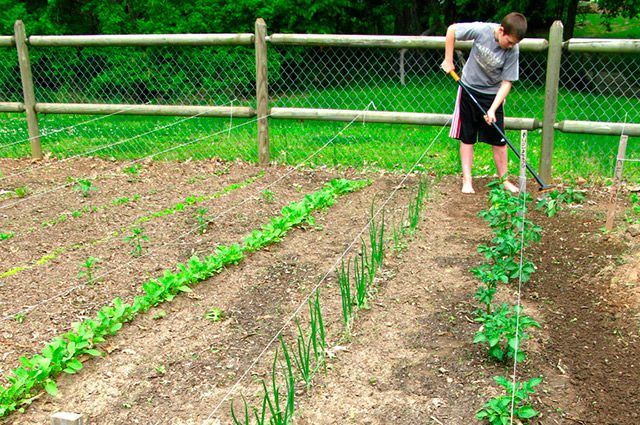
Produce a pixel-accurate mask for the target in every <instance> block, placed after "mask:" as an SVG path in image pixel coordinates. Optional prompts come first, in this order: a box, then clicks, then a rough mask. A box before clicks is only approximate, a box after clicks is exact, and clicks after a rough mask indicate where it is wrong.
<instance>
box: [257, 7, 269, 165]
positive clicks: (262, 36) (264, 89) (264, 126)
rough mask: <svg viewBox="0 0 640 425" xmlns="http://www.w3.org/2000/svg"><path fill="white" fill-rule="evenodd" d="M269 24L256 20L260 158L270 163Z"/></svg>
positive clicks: (260, 19) (262, 161)
mask: <svg viewBox="0 0 640 425" xmlns="http://www.w3.org/2000/svg"><path fill="white" fill-rule="evenodd" d="M266 37H267V24H266V23H265V22H264V19H262V18H258V19H257V20H256V38H255V46H256V47H255V48H256V114H257V116H258V159H259V161H260V165H267V164H268V163H269V121H268V118H267V115H268V114H269V112H268V111H269V89H268V86H267V81H268V80H267V39H266Z"/></svg>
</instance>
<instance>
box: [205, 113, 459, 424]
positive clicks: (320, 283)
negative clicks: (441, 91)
mask: <svg viewBox="0 0 640 425" xmlns="http://www.w3.org/2000/svg"><path fill="white" fill-rule="evenodd" d="M448 123H449V121H447V123H445V125H444V126H443V127H442V128H441V129H440V131H439V132H438V134H437V135H436V136H435V137H434V138H433V140H432V141H431V143H430V144H429V145H428V146H427V148H426V149H425V150H424V152H423V153H422V155H420V157H419V158H418V160H417V161H416V163H415V164H414V165H413V166H412V167H411V169H410V170H409V172H408V173H407V174H406V175H405V176H404V178H403V179H402V181H401V182H400V183H399V184H398V185H397V186H396V187H395V188H394V190H393V191H392V192H391V194H390V195H389V196H388V197H387V199H386V200H385V201H384V202H383V203H382V206H381V207H380V208H378V210H377V211H376V213H375V214H374V215H373V216H372V217H371V218H370V219H369V220H368V221H367V223H366V224H365V225H364V227H363V228H362V229H361V230H360V232H358V234H357V235H356V237H355V238H354V239H353V241H351V243H350V244H349V246H347V248H346V249H345V250H344V252H343V253H342V254H340V256H338V258H337V259H336V261H335V262H334V263H333V265H332V266H331V267H330V268H329V270H328V271H327V272H326V273H325V274H324V276H323V277H322V278H321V279H320V281H319V282H318V283H317V284H316V285H315V286H314V287H313V288H312V289H311V291H310V292H309V293H308V294H307V296H306V297H305V298H304V299H303V301H302V302H301V303H300V305H299V306H298V308H296V309H295V310H294V312H293V313H292V314H291V315H290V316H289V317H288V318H287V320H285V322H284V324H283V325H282V327H281V328H280V329H279V330H278V331H277V332H276V334H275V335H274V336H273V337H272V338H271V340H270V341H269V342H268V343H267V345H266V346H265V347H264V349H263V350H262V351H261V352H260V354H258V356H257V357H256V358H255V359H254V360H253V362H252V363H251V364H250V365H249V367H248V368H247V369H246V370H245V372H244V373H243V374H242V375H241V376H240V378H238V380H237V381H236V382H235V384H234V385H233V386H232V387H231V389H230V390H229V391H228V392H227V393H226V394H225V396H224V397H223V398H222V400H221V401H220V403H218V404H217V405H216V407H215V409H214V410H213V412H211V414H209V416H207V419H206V421H208V420H210V419H211V417H212V416H213V415H214V414H215V413H216V412H217V411H218V410H219V409H220V407H221V406H222V404H223V403H224V402H225V401H227V400H228V398H229V396H231V395H232V394H233V393H234V392H235V391H236V388H237V387H238V385H240V383H241V382H242V381H243V380H244V378H245V377H246V376H247V375H248V374H249V372H250V371H251V370H252V369H253V368H254V367H255V365H256V364H257V363H258V362H259V361H260V359H261V358H262V357H263V356H264V355H265V353H266V352H267V350H268V349H269V347H271V345H273V343H274V342H275V341H276V340H277V339H278V337H279V336H280V335H281V334H282V332H283V331H284V330H285V329H286V328H287V326H289V325H290V324H291V322H292V321H293V320H294V318H295V317H296V316H298V314H299V313H300V311H301V310H302V308H303V307H304V306H305V305H306V304H307V302H308V300H309V298H311V296H312V295H313V294H314V293H315V292H316V290H317V289H318V288H319V287H320V285H322V283H323V282H324V281H325V280H326V279H327V277H328V276H329V274H330V273H331V272H333V271H334V270H335V269H336V268H337V267H338V264H339V263H340V261H341V260H342V259H343V258H344V256H345V255H347V253H348V252H349V251H350V250H351V248H352V247H353V246H354V245H355V244H356V242H357V241H358V239H359V238H360V237H361V236H362V234H363V233H364V232H365V231H366V230H367V228H368V227H369V226H370V225H371V223H372V222H373V220H374V219H375V218H376V217H377V216H378V215H379V214H380V213H381V212H382V211H383V210H384V207H385V206H386V205H387V204H388V203H389V201H390V200H391V199H392V198H393V197H394V196H395V194H396V192H397V191H398V190H399V189H400V187H402V185H403V184H404V182H405V181H406V180H407V179H408V178H409V176H410V175H411V174H412V173H413V170H414V169H415V168H416V167H417V166H418V164H419V163H420V162H421V161H422V159H423V158H424V157H425V155H426V154H427V152H428V151H429V149H431V147H432V146H433V144H434V143H435V141H436V140H437V139H438V137H440V134H441V133H442V130H443V129H444V128H445V127H446V126H447V124H448Z"/></svg>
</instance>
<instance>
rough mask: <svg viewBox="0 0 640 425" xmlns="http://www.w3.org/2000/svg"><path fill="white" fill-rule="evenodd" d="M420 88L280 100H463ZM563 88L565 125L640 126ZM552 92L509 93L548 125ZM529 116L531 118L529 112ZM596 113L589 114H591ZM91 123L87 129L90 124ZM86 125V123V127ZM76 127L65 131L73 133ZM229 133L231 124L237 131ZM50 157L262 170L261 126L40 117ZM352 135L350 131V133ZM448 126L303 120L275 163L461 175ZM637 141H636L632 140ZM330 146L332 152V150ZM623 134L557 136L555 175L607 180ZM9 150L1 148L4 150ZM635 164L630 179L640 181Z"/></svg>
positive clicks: (345, 104) (346, 104)
mask: <svg viewBox="0 0 640 425" xmlns="http://www.w3.org/2000/svg"><path fill="white" fill-rule="evenodd" d="M421 81H422V85H421V86H418V85H415V84H413V83H412V82H409V83H408V85H407V86H406V87H398V86H397V85H393V84H391V83H387V84H383V83H382V82H377V83H376V84H377V86H376V87H373V88H372V87H365V88H361V87H357V86H354V87H350V88H341V89H327V90H324V91H322V92H320V91H309V92H307V93H306V95H305V96H297V97H295V98H287V99H275V100H274V102H273V104H274V106H299V107H319V106H323V107H335V108H352V109H365V108H366V106H367V105H368V103H369V102H370V101H371V100H373V101H374V102H375V105H376V108H377V109H378V110H402V111H431V112H439V113H450V112H451V108H450V106H451V105H450V104H452V103H453V98H454V96H455V84H454V83H453V82H452V81H448V80H446V79H445V80H443V79H438V78H435V77H434V78H432V79H429V78H425V79H422V80H421ZM420 91H423V92H428V93H429V94H430V97H432V98H433V99H435V100H433V105H431V106H433V108H431V107H430V105H426V106H425V105H423V104H421V102H422V101H421V100H420V99H422V98H418V97H415V96H414V97H410V96H409V94H410V93H417V92H420ZM576 96H578V95H577V94H576V93H571V92H569V91H567V90H562V91H561V95H560V99H561V101H560V104H559V109H558V119H569V118H573V119H594V120H605V119H607V118H608V119H610V120H613V121H618V122H620V121H623V120H624V114H625V113H627V114H628V115H627V118H626V119H627V121H628V122H640V100H638V99H631V98H628V97H615V96H604V95H580V98H577V97H576ZM543 100H544V91H543V90H542V89H541V88H540V87H535V86H533V85H532V84H531V83H526V82H523V83H522V85H520V86H518V87H516V88H515V89H514V91H513V93H512V95H510V97H509V99H508V102H507V105H506V110H507V114H511V115H512V116H529V117H531V116H533V117H537V118H538V119H541V118H542V105H543ZM584 105H596V106H597V107H598V108H599V111H600V112H599V113H597V115H598V116H599V117H600V118H597V117H594V116H589V115H590V114H585V113H583V111H582V110H583V109H586V110H587V111H591V109H589V108H585V106H584ZM523 111H533V112H529V113H525V112H523ZM593 113H595V112H593V111H591V114H593ZM0 119H3V121H4V124H5V125H4V128H3V130H2V133H0V157H11V158H20V157H28V156H29V143H28V141H23V142H21V143H18V144H12V143H13V142H14V141H16V140H21V139H26V130H25V120H24V117H22V116H21V115H19V114H3V115H2V116H1V117H0ZM89 120H92V121H91V122H89V123H87V121H89ZM85 123H86V124H85ZM74 125H77V127H74V128H71V129H68V130H64V131H60V130H61V129H64V128H66V127H71V126H74ZM230 126H233V127H234V128H232V129H231V130H230ZM40 127H41V129H42V132H43V134H46V136H44V137H42V143H43V149H44V151H45V152H50V153H51V154H52V155H53V156H55V157H59V158H64V157H69V156H74V155H90V156H97V157H102V158H114V159H117V160H135V159H139V158H143V157H146V156H149V155H153V158H154V159H156V160H187V159H189V158H192V159H202V158H210V157H219V158H221V159H225V160H233V159H236V158H242V159H244V160H247V161H250V162H256V161H257V158H258V155H257V142H256V139H257V136H256V124H255V122H254V120H248V119H237V118H234V119H233V120H232V121H230V120H229V119H226V118H224V119H223V118H221V119H215V118H188V117H134V116H110V117H106V118H101V119H98V120H96V117H89V116H72V115H44V116H41V117H40ZM345 127H347V128H345ZM448 130H449V129H448V127H446V128H442V127H424V126H415V125H392V124H372V123H365V124H363V123H353V124H351V125H350V126H348V123H344V122H322V121H311V120H308V121H301V120H295V121H294V120H276V119H271V120H270V122H269V140H270V149H271V158H272V159H273V160H276V161H277V162H279V163H285V164H291V165H296V164H299V163H300V162H301V161H302V160H304V159H306V158H308V157H309V156H311V155H313V157H312V158H311V159H310V160H309V161H308V162H307V165H309V166H311V167H315V166H322V165H328V166H332V167H356V168H359V169H385V170H392V171H406V170H408V169H410V168H411V167H412V166H413V164H414V163H415V162H416V161H417V159H418V158H419V157H420V156H421V154H422V153H423V152H424V151H425V149H426V147H427V146H429V145H430V144H433V145H432V147H431V148H430V150H429V152H428V154H427V155H426V156H425V157H424V159H423V160H422V162H421V164H420V165H419V166H418V170H423V171H424V170H427V171H432V172H437V173H439V174H454V173H459V172H460V165H459V160H458V142H456V141H454V140H451V139H449V137H448ZM507 136H508V137H509V139H510V140H511V141H512V142H513V143H514V144H517V143H519V138H520V136H519V132H518V131H508V132H507ZM540 140H541V132H540V130H536V131H531V132H529V147H530V152H529V163H530V164H531V165H532V166H533V167H534V169H537V167H538V163H539V146H540ZM632 140H633V139H632ZM329 141H330V143H329V144H328V145H327V146H326V147H324V145H325V144H327V143H328V142H329ZM617 144H618V137H617V136H594V135H581V134H565V133H561V132H556V142H555V150H554V164H553V165H554V171H553V173H554V176H556V177H562V178H566V179H571V178H579V177H582V178H586V179H589V180H594V179H595V180H600V179H602V178H608V177H610V176H612V174H613V166H614V162H615V154H616V152H617ZM3 145H4V146H7V147H5V148H3V147H2V146H3ZM475 155H476V157H475V161H474V174H475V175H479V174H493V173H494V166H493V160H492V154H491V149H490V148H489V147H488V146H486V145H484V144H480V145H478V146H477V148H476V150H475ZM510 157H511V159H512V160H511V163H510V166H511V170H510V173H511V174H515V173H517V170H518V168H517V163H516V161H515V156H510ZM627 157H630V158H638V157H640V147H638V144H636V143H629V147H628V150H627ZM633 165H634V164H630V165H629V166H628V167H627V169H626V171H625V173H631V174H630V175H632V176H637V175H638V174H640V172H639V170H638V168H639V167H634V166H633Z"/></svg>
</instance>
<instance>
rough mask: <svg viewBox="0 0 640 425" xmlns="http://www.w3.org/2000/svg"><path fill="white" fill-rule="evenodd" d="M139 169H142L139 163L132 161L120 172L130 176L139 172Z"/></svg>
mask: <svg viewBox="0 0 640 425" xmlns="http://www.w3.org/2000/svg"><path fill="white" fill-rule="evenodd" d="M141 169H142V166H141V165H140V164H137V163H134V164H131V165H130V166H129V167H125V168H123V169H122V172H123V173H125V174H129V175H130V176H132V177H134V176H136V177H137V176H138V175H139V174H140V170H141Z"/></svg>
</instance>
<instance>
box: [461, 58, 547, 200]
mask: <svg viewBox="0 0 640 425" xmlns="http://www.w3.org/2000/svg"><path fill="white" fill-rule="evenodd" d="M449 75H451V76H452V77H453V79H454V80H456V82H457V83H458V84H460V87H462V89H463V90H464V91H465V92H467V94H468V95H469V97H470V98H471V100H473V103H475V104H476V106H477V107H478V108H480V110H481V111H482V115H487V111H485V110H484V108H483V107H482V106H481V105H480V104H479V103H478V101H477V100H476V98H475V97H473V95H472V94H471V90H469V88H468V87H467V86H466V84H464V83H463V82H462V80H460V77H459V76H458V74H457V73H456V72H455V71H453V70H452V71H449ZM491 124H493V127H494V128H495V129H496V130H497V131H498V133H499V134H500V136H501V137H502V139H503V140H504V141H505V142H507V145H509V147H510V148H511V150H512V151H513V153H515V154H516V156H517V157H518V159H520V153H519V152H518V151H517V150H516V148H514V147H513V145H512V144H511V142H510V141H509V139H507V136H506V135H505V134H504V132H503V131H502V130H501V129H500V127H498V125H497V124H496V123H495V122H493V123H491ZM525 165H526V166H527V170H529V172H530V173H531V175H532V176H533V178H534V179H536V182H537V183H538V185H539V186H540V187H539V188H538V192H547V191H549V190H551V189H553V188H554V187H555V186H554V185H547V184H544V182H543V181H542V179H541V178H540V176H538V174H536V172H535V171H533V169H532V168H531V167H530V166H529V164H528V163H526V162H525Z"/></svg>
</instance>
